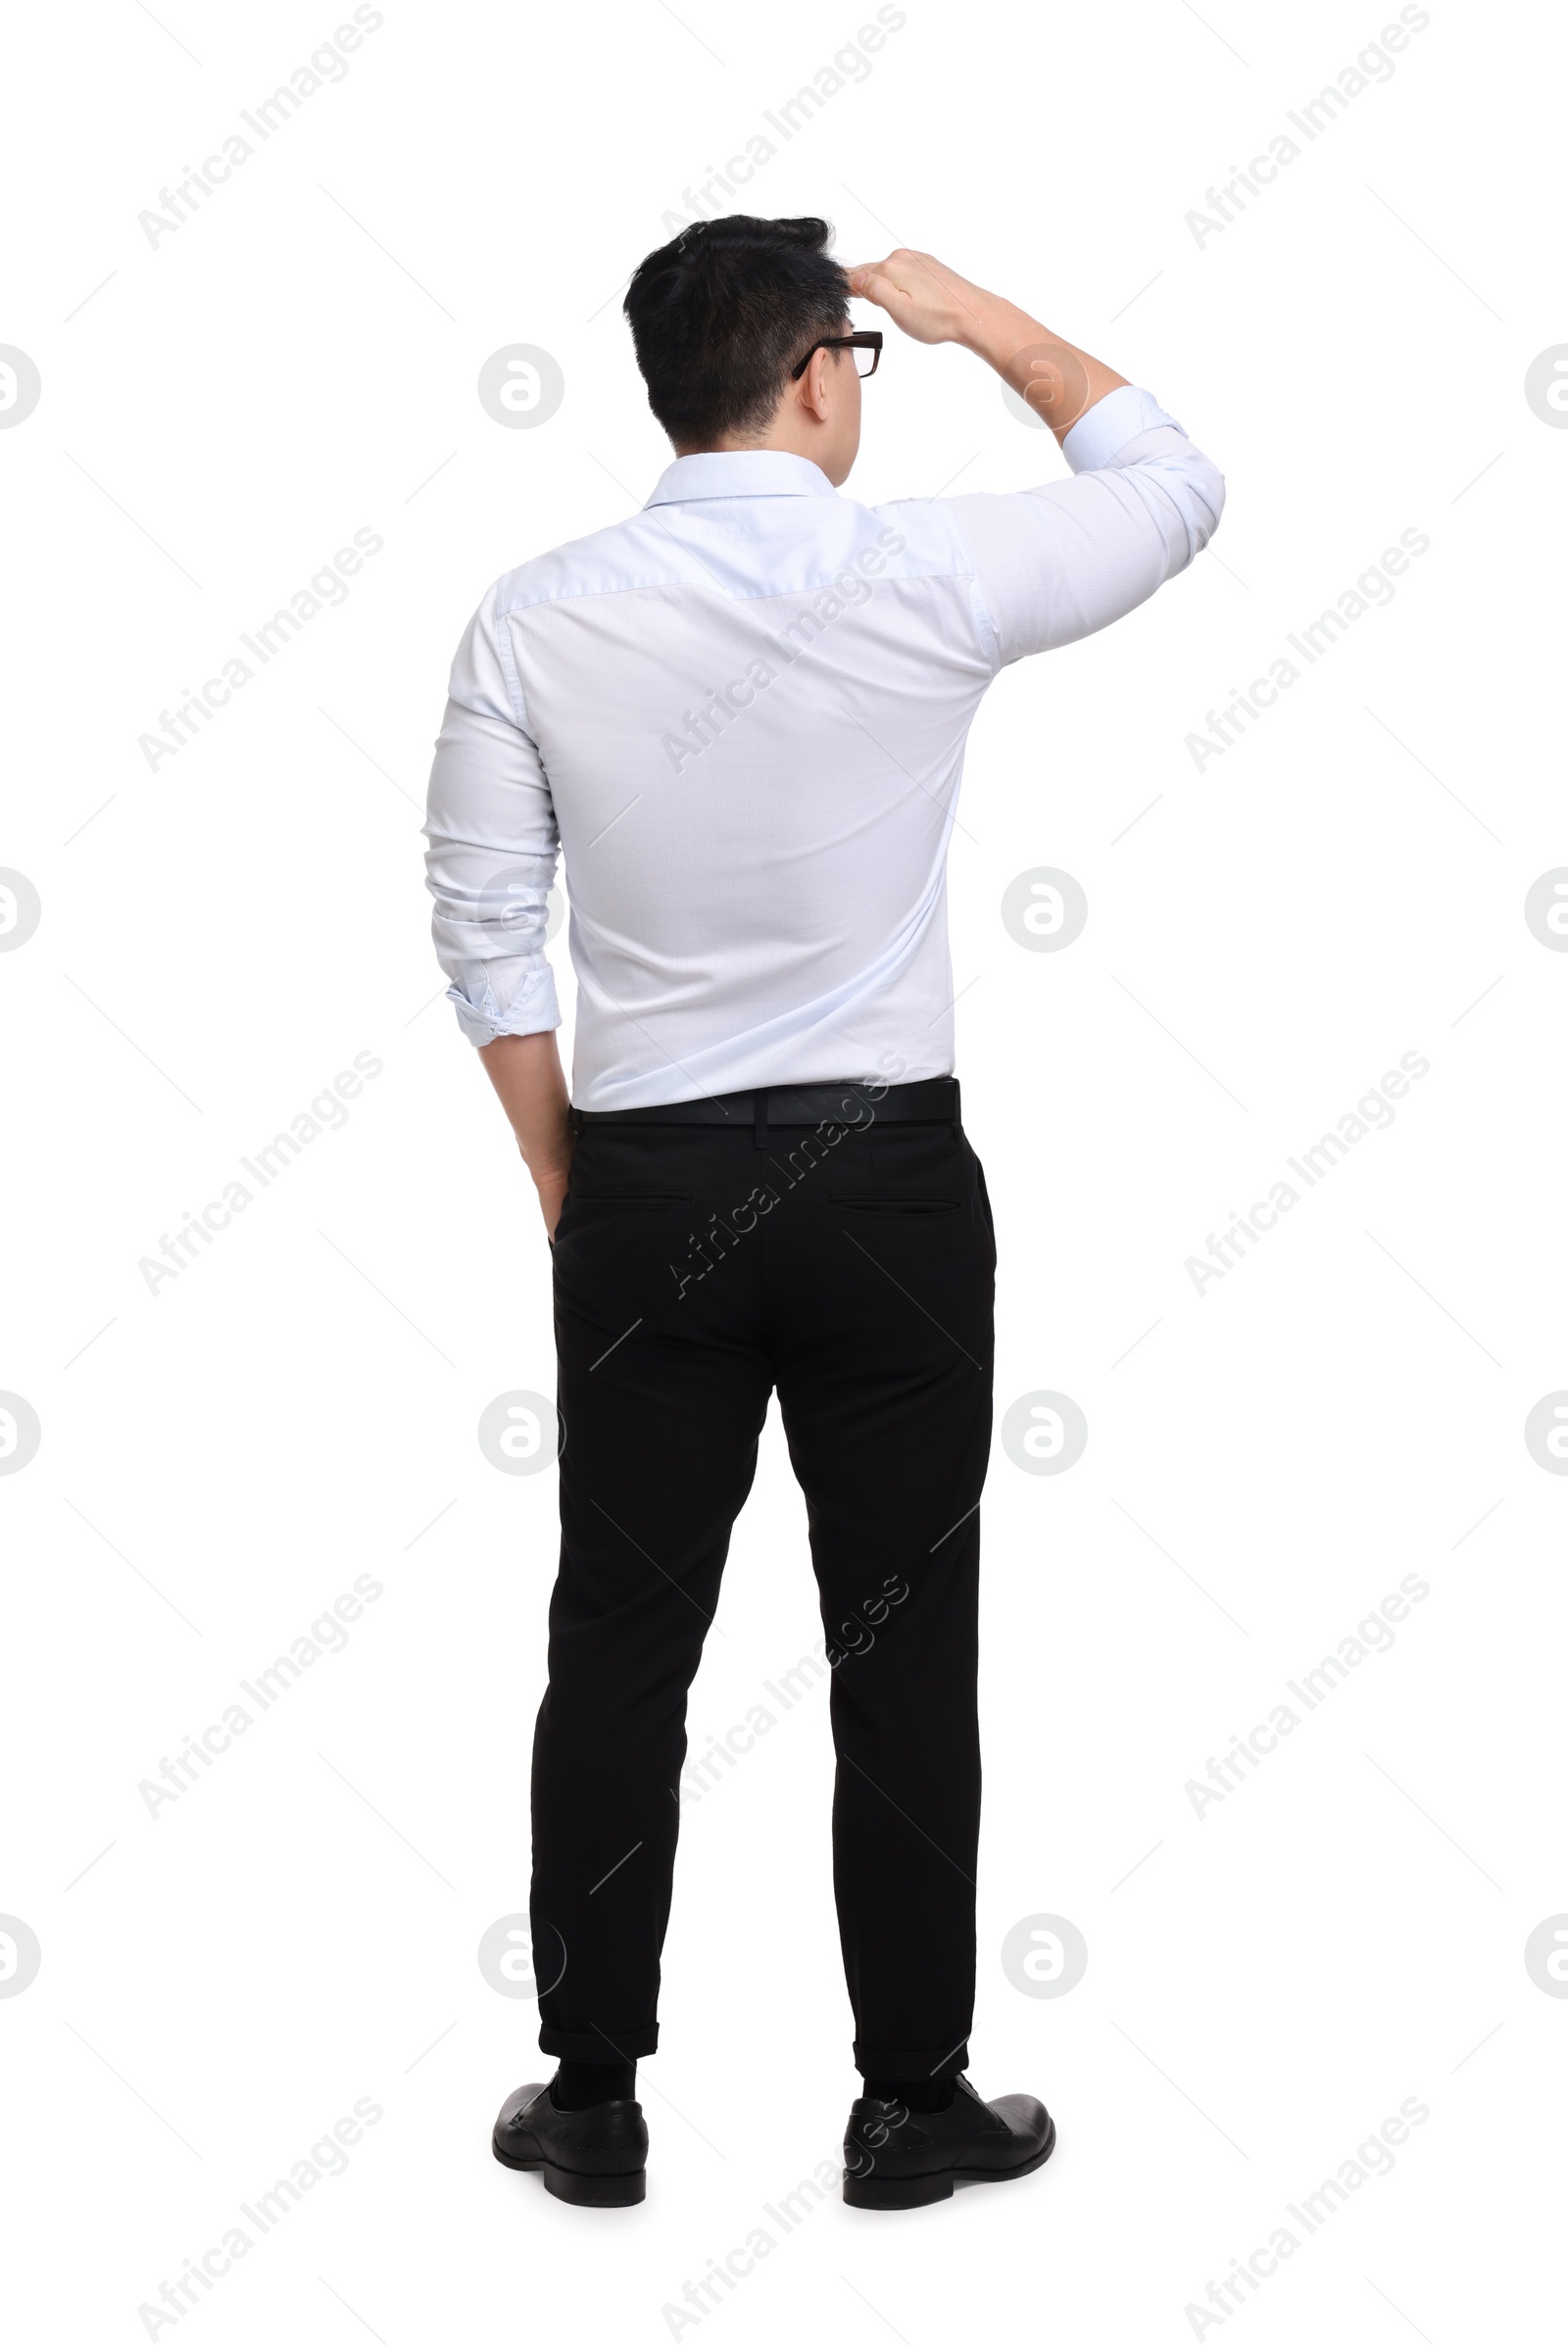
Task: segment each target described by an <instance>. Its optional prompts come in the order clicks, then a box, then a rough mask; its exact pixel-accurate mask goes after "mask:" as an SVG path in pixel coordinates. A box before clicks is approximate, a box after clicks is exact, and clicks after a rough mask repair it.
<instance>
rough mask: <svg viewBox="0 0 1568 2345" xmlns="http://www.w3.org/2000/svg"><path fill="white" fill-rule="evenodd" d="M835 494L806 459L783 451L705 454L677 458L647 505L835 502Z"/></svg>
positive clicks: (713, 451) (730, 450)
mask: <svg viewBox="0 0 1568 2345" xmlns="http://www.w3.org/2000/svg"><path fill="white" fill-rule="evenodd" d="M837 495H838V491H837V489H836V488H835V487H834V486H833V483H832V481H831V480H829V478H828V476H827V474H826V473H825V472H824V471H823V470H822V467H821V465H820V464H812V462H811V460H810V458H809V457H807V456H791V455H790V454H789V453H788V452H787V451H786V450H785V449H782V448H711V449H708V450H706V451H705V452H704V453H703V454H702V455H701V456H677V457H676V459H675V462H674V463H673V464H671V465H670V466H669V468H668V470H667V471H665V472H662V474H661V475H660V478H659V482H658V485H657V486H656V488H655V490H654V493H653V495H652V496H651V497H650V498H649V500H648V503H649V505H686V504H692V503H696V502H698V501H699V500H703V499H707V498H711V497H836V496H837Z"/></svg>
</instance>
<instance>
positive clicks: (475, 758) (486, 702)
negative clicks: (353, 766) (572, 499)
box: [424, 591, 561, 1044]
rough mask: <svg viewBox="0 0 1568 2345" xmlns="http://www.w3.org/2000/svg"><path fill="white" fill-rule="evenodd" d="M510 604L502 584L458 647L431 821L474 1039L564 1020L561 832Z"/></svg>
mask: <svg viewBox="0 0 1568 2345" xmlns="http://www.w3.org/2000/svg"><path fill="white" fill-rule="evenodd" d="M499 611H500V595H499V591H497V592H493V593H492V594H490V595H489V596H487V597H486V599H485V602H484V603H483V604H481V606H480V608H479V610H478V611H476V612H475V614H474V617H473V620H472V622H471V623H470V625H469V627H468V630H467V632H466V635H465V636H464V638H463V641H462V643H461V644H460V645H459V646H458V654H457V658H456V659H455V660H454V661H453V663H452V681H451V685H450V687H449V697H448V700H447V708H446V714H445V716H444V718H443V719H442V724H441V731H440V733H439V735H438V736H437V739H436V747H435V762H434V764H433V765H432V767H431V769H430V791H429V807H428V819H427V821H426V822H425V826H424V836H425V838H426V840H427V841H428V842H429V845H428V848H427V851H426V854H425V858H424V860H425V885H426V887H427V888H428V889H429V891H430V894H431V896H432V897H433V898H434V899H435V911H434V914H433V916H432V918H431V922H430V933H431V936H432V937H433V939H434V941H435V950H436V957H437V959H438V960H439V961H440V963H441V966H442V968H443V969H444V970H445V972H446V974H447V976H448V978H449V979H450V980H451V982H450V984H449V986H448V988H447V1000H448V1001H449V1002H452V1003H453V1004H454V1005H455V1007H456V1009H457V1013H458V1023H459V1025H460V1026H461V1027H462V1028H463V1031H464V1033H465V1034H466V1036H467V1038H468V1040H469V1041H470V1042H471V1043H474V1044H482V1043H490V1042H495V1041H496V1040H497V1039H498V1037H500V1036H501V1035H504V1034H542V1033H545V1032H547V1031H549V1030H550V1029H552V1028H554V1027H557V1026H559V1025H560V1024H561V1011H560V1008H559V1006H558V1004H557V1001H556V982H555V977H554V975H553V973H552V971H551V967H550V963H549V962H548V960H547V959H546V958H545V924H546V920H547V918H548V905H549V898H550V888H551V883H552V882H553V880H554V878H555V874H556V859H557V855H558V854H559V851H560V838H559V835H558V832H557V829H556V814H555V807H554V806H553V804H552V802H551V796H550V784H549V780H548V778H547V777H546V774H545V770H544V767H543V765H542V763H541V762H540V757H539V751H538V748H537V746H536V744H535V743H534V741H533V739H532V737H531V736H530V734H529V732H528V727H527V716H526V710H525V709H524V708H523V706H522V698H521V694H520V692H519V690H518V688H517V682H516V676H515V669H514V666H513V662H512V660H511V657H510V651H509V647H508V645H507V642H506V638H505V634H504V629H505V626H506V621H505V619H504V618H503V617H501V616H500V615H499Z"/></svg>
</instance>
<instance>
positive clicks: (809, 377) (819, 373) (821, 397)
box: [795, 350, 836, 423]
mask: <svg viewBox="0 0 1568 2345" xmlns="http://www.w3.org/2000/svg"><path fill="white" fill-rule="evenodd" d="M835 355H836V354H835V353H834V352H833V351H831V350H813V351H812V353H811V359H810V364H809V366H808V367H807V369H806V372H805V373H804V374H803V375H802V377H801V379H800V381H799V382H798V383H797V384H796V386H795V388H796V391H797V393H798V395H799V398H800V403H801V405H802V407H804V408H805V409H806V410H807V412H808V413H809V415H814V416H815V417H816V419H817V421H818V423H825V422H826V421H827V418H828V412H829V411H828V399H827V384H826V379H825V378H826V374H827V369H828V368H829V366H831V365H832V364H833V360H834V357H835Z"/></svg>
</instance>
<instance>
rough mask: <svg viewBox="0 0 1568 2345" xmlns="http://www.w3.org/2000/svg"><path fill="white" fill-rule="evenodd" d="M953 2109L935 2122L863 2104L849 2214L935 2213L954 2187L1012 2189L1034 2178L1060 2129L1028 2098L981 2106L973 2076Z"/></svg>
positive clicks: (848, 2189) (857, 2112) (853, 2141)
mask: <svg viewBox="0 0 1568 2345" xmlns="http://www.w3.org/2000/svg"><path fill="white" fill-rule="evenodd" d="M955 2083H956V2091H955V2093H954V2096H953V2100H952V2102H951V2104H950V2105H949V2107H948V2108H946V2109H943V2110H941V2111H939V2112H938V2113H937V2114H936V2115H934V2116H924V2115H920V2114H918V2113H916V2112H912V2111H910V2110H908V2109H906V2107H905V2106H904V2104H903V2102H902V2101H876V2100H871V2099H869V2098H867V2097H864V2096H862V2098H861V2099H859V2100H858V2101H857V2102H856V2104H855V2107H854V2108H853V2109H852V2110H851V2111H850V2125H849V2130H848V2132H847V2133H846V2134H845V2136H844V2200H845V2204H846V2205H847V2206H851V2207H929V2206H930V2205H931V2204H932V2203H933V2202H934V2201H935V2200H937V2199H939V2198H951V2197H952V2196H953V2185H954V2183H955V2182H1010V2181H1011V2180H1012V2178H1013V2176H1014V2175H1015V2174H1033V2173H1034V2171H1035V2168H1036V2167H1037V2166H1044V2164H1045V2163H1046V2160H1047V2159H1048V2158H1049V2157H1050V2155H1051V2153H1052V2151H1053V2150H1054V2148H1055V2146H1056V2128H1055V2125H1054V2124H1053V2122H1052V2120H1051V2117H1050V2115H1049V2113H1048V2112H1047V2111H1046V2109H1045V2108H1044V2107H1043V2106H1042V2105H1041V2103H1040V2102H1039V2101H1036V2100H1033V2099H1031V2097H1030V2096H1029V2094H1028V2093H1026V2092H1009V2093H1005V2094H1004V2095H1003V2097H1002V2099H1001V2100H1000V2101H982V2099H981V2098H980V2095H979V2094H978V2093H977V2092H976V2091H975V2088H974V2086H973V2085H972V2084H971V2083H970V2081H969V2079H968V2077H967V2076H958V2077H956V2078H955Z"/></svg>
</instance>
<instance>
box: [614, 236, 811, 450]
mask: <svg viewBox="0 0 1568 2345" xmlns="http://www.w3.org/2000/svg"><path fill="white" fill-rule="evenodd" d="M832 235H833V230H832V228H831V227H830V226H829V224H828V222H827V221H826V220H754V219H753V218H752V217H751V215H750V214H749V213H745V212H737V213H734V214H732V215H731V217H730V218H729V219H727V220H698V221H696V222H695V223H694V225H692V226H691V227H689V228H683V229H682V230H681V232H680V234H679V235H678V236H676V237H675V238H673V239H672V241H671V242H670V243H668V244H663V245H661V246H660V248H659V250H658V252H656V253H650V254H649V256H648V258H647V260H646V261H644V262H643V263H642V264H641V266H640V267H639V269H637V272H636V274H635V275H634V276H633V278H632V280H631V284H630V286H629V288H628V290H627V293H626V300H625V305H624V306H625V312H626V317H627V319H628V321H629V323H630V325H631V336H632V342H633V344H634V346H635V348H636V352H637V364H638V366H640V367H641V368H642V374H643V380H644V381H645V382H646V383H647V385H648V404H649V406H650V407H651V408H652V409H653V411H654V414H655V415H657V416H658V418H659V420H660V422H661V423H662V425H663V427H664V429H665V431H667V432H668V434H669V436H670V438H671V439H672V440H673V441H674V442H675V444H676V445H677V447H679V446H686V447H691V446H695V445H701V444H707V443H711V442H712V441H713V440H716V439H719V438H722V437H725V436H727V435H729V434H731V433H734V434H739V435H744V434H746V433H748V432H754V431H760V430H761V429H762V428H763V427H764V425H765V424H766V422H767V419H768V417H769V416H770V415H772V413H773V410H774V408H775V406H776V405H777V403H778V398H779V394H780V392H781V391H782V390H783V388H784V385H785V383H786V382H787V381H788V379H789V372H790V368H791V367H792V366H794V365H795V362H796V361H797V359H799V358H800V357H801V356H802V354H803V353H804V352H805V351H807V350H808V349H809V347H810V345H811V344H812V343H813V342H814V341H815V340H816V339H817V338H818V336H819V335H822V334H833V333H838V332H841V331H842V330H843V328H844V326H845V325H846V324H847V323H848V320H849V299H850V285H849V279H848V277H847V276H846V275H845V273H844V270H843V269H841V268H840V266H839V264H838V262H837V261H832V260H830V259H829V258H828V251H827V248H828V245H829V243H830V242H831V240H832Z"/></svg>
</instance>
